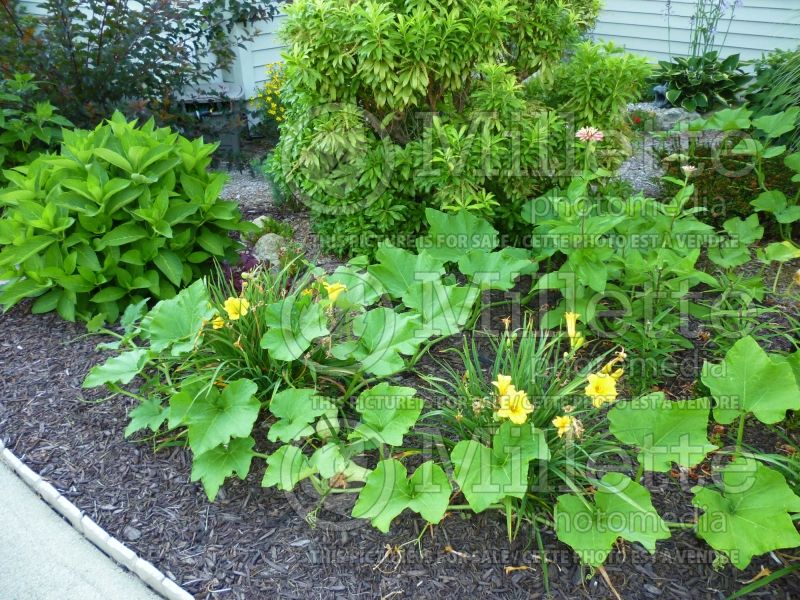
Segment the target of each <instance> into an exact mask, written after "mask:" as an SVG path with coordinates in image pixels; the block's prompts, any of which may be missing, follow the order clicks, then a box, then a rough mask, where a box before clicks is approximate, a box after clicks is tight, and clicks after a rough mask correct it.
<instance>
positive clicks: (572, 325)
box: [564, 312, 586, 350]
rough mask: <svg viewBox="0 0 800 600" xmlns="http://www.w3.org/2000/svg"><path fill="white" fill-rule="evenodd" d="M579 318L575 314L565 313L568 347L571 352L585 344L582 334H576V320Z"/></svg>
mask: <svg viewBox="0 0 800 600" xmlns="http://www.w3.org/2000/svg"><path fill="white" fill-rule="evenodd" d="M580 318H581V316H580V315H579V314H578V313H575V312H565V313H564V319H565V320H566V321H567V335H568V336H569V345H570V347H571V348H572V349H573V350H577V349H578V348H580V347H581V346H583V344H584V342H586V338H584V337H583V334H581V333H578V327H577V324H578V319H580Z"/></svg>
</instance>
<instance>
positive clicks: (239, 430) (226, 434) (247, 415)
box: [170, 379, 261, 454]
mask: <svg viewBox="0 0 800 600" xmlns="http://www.w3.org/2000/svg"><path fill="white" fill-rule="evenodd" d="M257 391H258V386H256V384H255V383H253V382H252V381H250V380H249V379H237V380H236V381H232V382H230V383H229V384H228V385H227V386H226V387H225V389H224V390H222V393H220V392H218V391H217V390H216V389H215V388H209V389H207V392H206V393H205V394H203V393H202V392H201V393H200V394H199V395H196V396H195V397H194V398H191V394H186V396H185V397H182V396H181V395H180V394H177V395H176V396H173V398H172V400H171V402H170V412H171V411H172V407H173V406H175V402H176V401H177V403H178V407H177V408H178V410H179V411H180V410H181V408H182V407H181V406H180V404H181V403H182V402H187V401H188V402H191V406H190V408H189V409H188V410H186V412H185V415H186V417H185V422H186V423H187V425H188V430H189V446H190V447H191V448H192V452H194V453H195V454H203V453H204V452H207V451H208V450H211V449H212V448H214V447H216V446H219V445H220V444H227V443H228V442H229V441H230V439H231V438H232V437H247V436H249V435H250V433H251V432H252V430H253V424H254V423H255V422H256V419H257V418H258V413H259V412H260V410H261V403H260V402H259V401H258V399H256V397H255V393H256V392H257Z"/></svg>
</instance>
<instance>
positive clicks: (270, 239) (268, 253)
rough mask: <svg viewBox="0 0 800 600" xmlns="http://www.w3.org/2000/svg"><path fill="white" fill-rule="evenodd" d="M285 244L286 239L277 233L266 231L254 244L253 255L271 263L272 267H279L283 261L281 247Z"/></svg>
mask: <svg viewBox="0 0 800 600" xmlns="http://www.w3.org/2000/svg"><path fill="white" fill-rule="evenodd" d="M285 246H286V240H285V239H284V238H283V237H281V236H279V235H278V234H277V233H265V234H264V235H262V236H261V237H260V238H258V241H257V242H256V244H255V246H253V256H255V257H256V258H257V259H258V260H260V261H261V262H265V263H269V266H270V267H277V266H278V265H280V262H281V249H282V248H284V247H285Z"/></svg>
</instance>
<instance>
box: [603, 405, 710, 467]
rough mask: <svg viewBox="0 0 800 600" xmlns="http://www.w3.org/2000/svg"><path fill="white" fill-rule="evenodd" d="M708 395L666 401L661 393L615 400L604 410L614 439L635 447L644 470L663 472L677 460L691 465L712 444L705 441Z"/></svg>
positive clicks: (683, 464) (708, 407)
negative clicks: (613, 404)
mask: <svg viewBox="0 0 800 600" xmlns="http://www.w3.org/2000/svg"><path fill="white" fill-rule="evenodd" d="M710 406H711V402H710V401H709V400H708V398H699V399H697V400H684V401H680V402H670V401H668V400H666V399H665V398H664V393H663V392H657V393H653V394H648V395H646V396H642V397H641V398H639V399H637V400H630V401H626V402H619V403H617V404H616V405H615V406H614V408H612V409H611V410H610V411H609V413H608V421H609V423H610V427H609V429H610V430H611V433H613V434H614V435H615V436H616V438H617V439H618V440H619V441H621V442H623V443H625V444H630V445H632V446H636V447H637V448H639V455H638V457H637V460H638V461H639V462H640V463H641V464H642V465H643V466H644V468H645V470H647V471H659V472H666V471H669V470H670V468H671V467H672V463H673V462H674V463H677V464H679V465H681V466H684V467H693V466H695V465H696V464H698V463H700V462H702V460H703V459H704V458H705V457H706V455H707V454H708V453H709V452H711V451H712V450H716V448H717V447H716V446H714V445H713V444H711V443H709V441H708V435H707V430H708V413H709V410H710Z"/></svg>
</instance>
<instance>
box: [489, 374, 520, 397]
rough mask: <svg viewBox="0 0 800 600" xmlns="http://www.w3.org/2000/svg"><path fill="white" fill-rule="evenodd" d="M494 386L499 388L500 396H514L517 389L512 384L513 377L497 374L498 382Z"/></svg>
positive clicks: (493, 383)
mask: <svg viewBox="0 0 800 600" xmlns="http://www.w3.org/2000/svg"><path fill="white" fill-rule="evenodd" d="M492 385H493V386H494V387H496V388H497V395H498V396H507V395H509V394H513V393H514V391H516V388H515V387H514V386H513V385H512V383H511V375H501V374H500V373H498V374H497V380H496V381H493V382H492Z"/></svg>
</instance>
